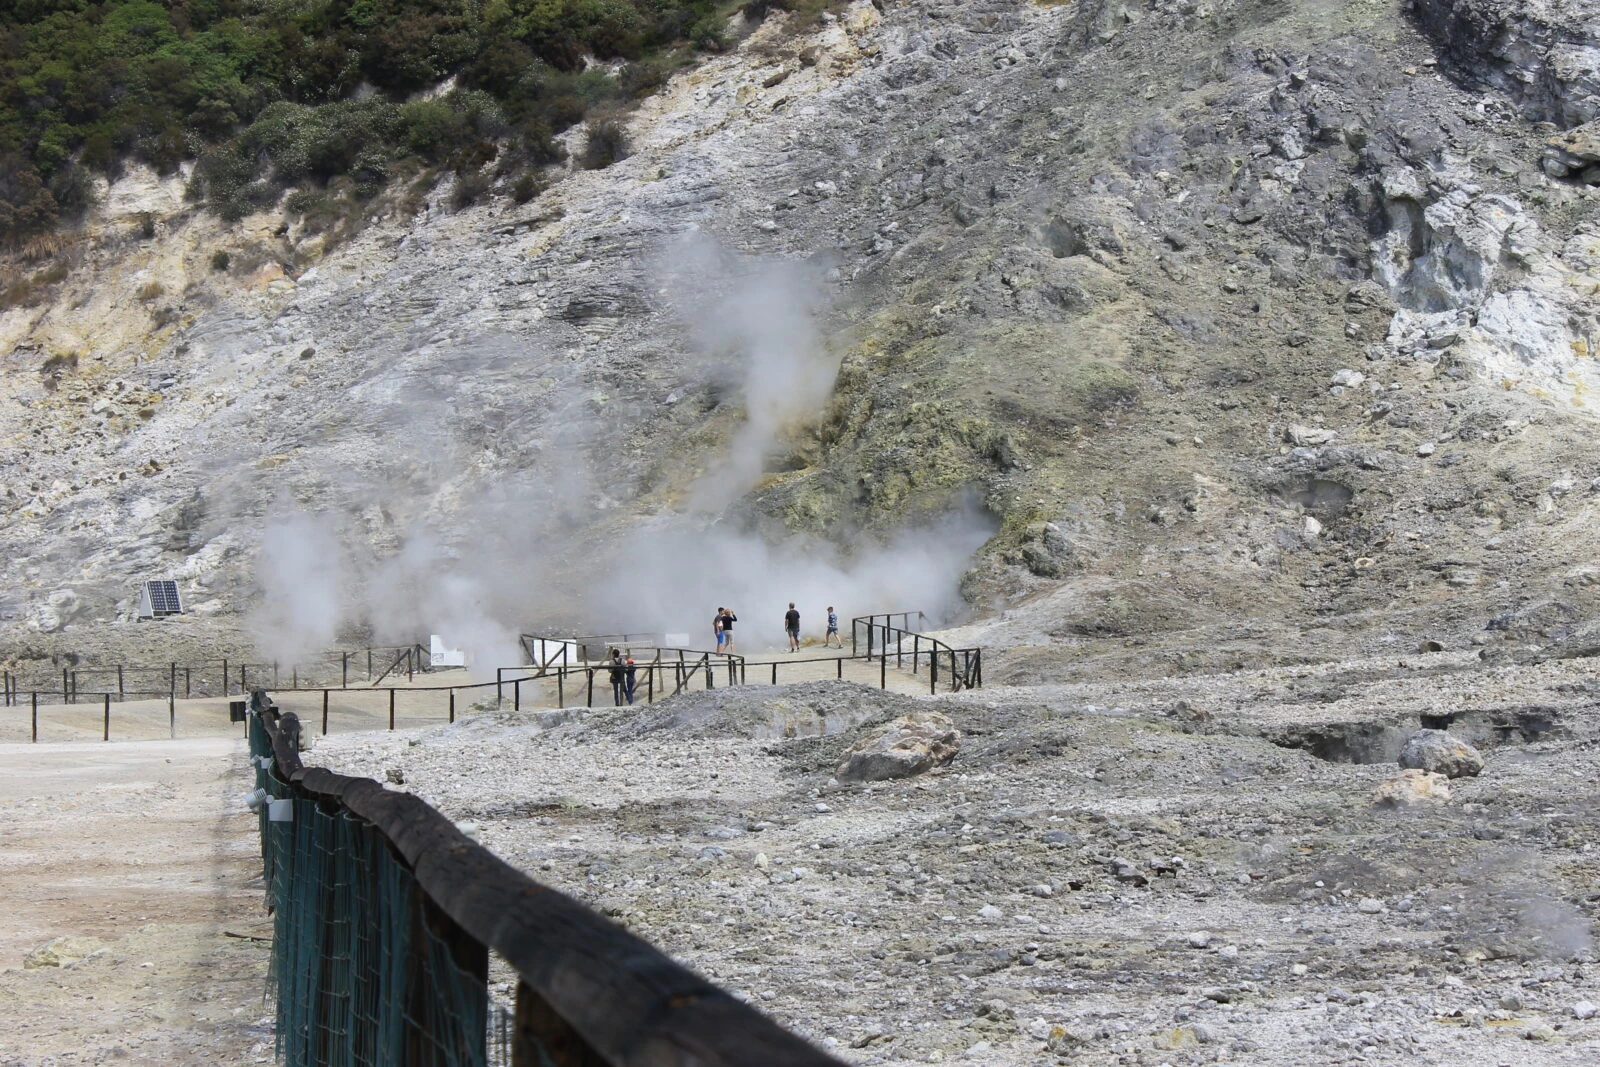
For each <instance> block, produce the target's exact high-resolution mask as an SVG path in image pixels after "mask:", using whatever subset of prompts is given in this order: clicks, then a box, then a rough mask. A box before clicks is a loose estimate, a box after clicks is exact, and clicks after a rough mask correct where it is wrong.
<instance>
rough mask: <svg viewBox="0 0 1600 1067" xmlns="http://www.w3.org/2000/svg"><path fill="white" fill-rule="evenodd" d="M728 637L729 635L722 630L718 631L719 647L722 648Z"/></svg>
mask: <svg viewBox="0 0 1600 1067" xmlns="http://www.w3.org/2000/svg"><path fill="white" fill-rule="evenodd" d="M727 639H728V635H727V634H725V633H723V632H722V631H721V630H718V631H717V647H718V648H721V647H722V642H724V641H726V640H727Z"/></svg>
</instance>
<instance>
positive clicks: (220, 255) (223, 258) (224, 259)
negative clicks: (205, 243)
mask: <svg viewBox="0 0 1600 1067" xmlns="http://www.w3.org/2000/svg"><path fill="white" fill-rule="evenodd" d="M231 266H233V257H232V256H230V255H228V253H226V252H224V251H222V250H221V249H220V248H219V249H218V250H217V251H215V252H213V253H211V269H212V270H214V271H216V272H217V273H218V274H225V273H227V271H228V268H229V267H231Z"/></svg>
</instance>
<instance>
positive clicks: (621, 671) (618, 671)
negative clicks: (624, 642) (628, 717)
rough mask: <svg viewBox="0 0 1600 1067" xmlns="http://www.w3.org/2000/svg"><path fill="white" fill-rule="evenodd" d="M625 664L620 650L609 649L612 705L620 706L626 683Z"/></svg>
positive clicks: (626, 669) (626, 670) (626, 671)
mask: <svg viewBox="0 0 1600 1067" xmlns="http://www.w3.org/2000/svg"><path fill="white" fill-rule="evenodd" d="M627 673H628V668H627V665H626V664H624V663H623V662H622V650H621V649H617V648H613V649H612V650H611V703H612V706H613V707H618V708H620V707H622V691H623V688H624V686H626V685H627Z"/></svg>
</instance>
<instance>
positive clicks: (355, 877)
mask: <svg viewBox="0 0 1600 1067" xmlns="http://www.w3.org/2000/svg"><path fill="white" fill-rule="evenodd" d="M250 732H251V741H252V744H251V752H252V754H253V755H254V756H256V757H257V768H258V770H257V783H256V784H257V786H258V787H259V788H261V789H264V790H265V791H266V792H267V793H269V794H271V795H272V796H273V797H283V798H287V799H288V800H289V802H290V805H291V809H292V810H291V812H290V813H289V815H290V817H289V818H288V819H280V820H278V821H274V820H272V819H271V818H270V817H269V814H268V811H269V808H268V806H266V805H262V807H261V815H260V820H261V844H262V859H263V866H264V871H265V875H266V879H265V880H266V887H267V900H268V906H269V907H270V909H271V910H272V913H273V916H274V926H275V929H274V937H273V951H272V970H271V981H272V986H273V993H274V994H275V998H276V1001H277V1008H278V1015H277V1048H278V1055H279V1058H280V1059H281V1060H282V1062H283V1063H284V1064H286V1065H288V1067H323V1065H339V1064H400V1063H406V1064H418V1065H422V1064H427V1065H437V1067H487V1063H488V1060H487V1050H486V1034H487V1012H488V992H487V984H486V982H487V975H488V952H487V950H485V948H484V947H483V946H482V945H480V944H478V943H476V942H475V941H473V940H472V939H471V938H469V937H467V936H466V935H465V934H464V933H463V932H462V931H461V929H460V927H459V926H457V925H456V924H455V923H454V922H453V921H451V919H450V918H449V916H447V915H444V914H443V913H442V912H441V911H440V910H439V909H438V907H437V906H436V905H434V904H433V903H432V901H430V900H429V899H428V897H427V895H426V894H425V893H423V892H421V891H420V890H419V888H418V886H417V880H416V876H415V874H413V872H412V871H411V870H410V869H409V868H408V867H407V866H406V864H405V862H404V861H403V860H402V859H400V857H398V856H397V855H396V854H395V852H394V849H393V848H392V847H391V845H390V844H389V842H388V841H387V840H386V839H385V838H384V836H383V834H382V833H381V832H380V831H379V830H377V829H376V828H375V827H374V826H372V825H371V824H370V823H368V822H366V821H365V820H363V819H359V818H356V817H353V816H352V815H351V814H350V813H349V812H348V811H345V810H342V809H341V808H339V807H337V806H329V805H327V804H326V803H325V802H321V801H318V800H316V799H312V798H309V797H304V796H295V795H294V794H295V791H294V789H293V788H292V787H291V785H290V783H289V782H287V781H285V780H284V779H282V778H281V777H279V776H278V773H277V771H276V769H275V766H274V763H273V761H272V759H271V751H272V749H271V745H270V740H269V738H268V736H267V730H266V728H265V727H264V725H263V723H262V720H261V718H260V716H259V715H253V716H251V718H250ZM263 756H266V757H268V758H267V759H261V758H260V757H263ZM281 813H282V809H280V814H281Z"/></svg>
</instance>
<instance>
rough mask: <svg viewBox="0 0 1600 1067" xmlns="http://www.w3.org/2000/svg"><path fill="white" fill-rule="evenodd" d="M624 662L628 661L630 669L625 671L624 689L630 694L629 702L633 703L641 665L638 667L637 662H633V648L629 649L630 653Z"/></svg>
mask: <svg viewBox="0 0 1600 1067" xmlns="http://www.w3.org/2000/svg"><path fill="white" fill-rule="evenodd" d="M624 662H625V663H627V665H628V669H627V671H626V672H625V674H624V677H623V691H624V692H625V693H626V694H627V696H628V703H630V704H632V703H633V693H634V690H635V689H636V688H637V687H638V685H639V667H638V665H637V664H635V663H634V662H633V650H632V649H629V650H628V654H627V656H626V657H625V658H624Z"/></svg>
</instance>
